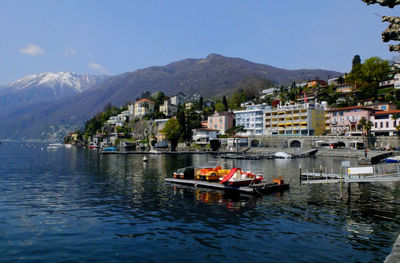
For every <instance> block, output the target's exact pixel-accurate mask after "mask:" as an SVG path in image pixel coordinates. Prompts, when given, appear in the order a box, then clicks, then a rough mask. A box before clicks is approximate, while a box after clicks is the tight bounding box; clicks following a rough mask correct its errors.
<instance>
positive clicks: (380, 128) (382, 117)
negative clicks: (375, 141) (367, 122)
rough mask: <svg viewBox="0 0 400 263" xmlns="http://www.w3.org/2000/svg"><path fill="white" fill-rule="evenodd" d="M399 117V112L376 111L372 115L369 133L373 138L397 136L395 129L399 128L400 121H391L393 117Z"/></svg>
mask: <svg viewBox="0 0 400 263" xmlns="http://www.w3.org/2000/svg"><path fill="white" fill-rule="evenodd" d="M394 114H398V115H400V110H391V111H377V112H375V114H372V116H371V121H372V129H371V132H372V133H374V134H375V136H392V135H397V129H396V127H398V126H400V119H396V120H394V119H393V115H394Z"/></svg>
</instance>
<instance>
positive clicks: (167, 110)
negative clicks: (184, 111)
mask: <svg viewBox="0 0 400 263" xmlns="http://www.w3.org/2000/svg"><path fill="white" fill-rule="evenodd" d="M177 111H178V106H176V105H173V104H172V103H171V100H170V99H166V100H164V104H163V105H160V112H161V113H164V115H165V116H172V115H174V114H176V112H177Z"/></svg>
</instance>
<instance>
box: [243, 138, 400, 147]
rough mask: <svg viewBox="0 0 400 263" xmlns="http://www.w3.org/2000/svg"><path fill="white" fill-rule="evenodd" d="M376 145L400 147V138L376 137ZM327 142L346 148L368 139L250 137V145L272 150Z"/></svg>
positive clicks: (311, 145)
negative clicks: (351, 143)
mask: <svg viewBox="0 0 400 263" xmlns="http://www.w3.org/2000/svg"><path fill="white" fill-rule="evenodd" d="M374 139H375V145H376V147H377V148H383V147H390V148H399V147H400V137H398V136H376V137H374ZM317 141H326V142H343V143H344V144H345V145H346V147H347V145H348V144H349V143H350V142H354V141H359V142H362V141H364V142H366V138H364V140H363V138H362V137H361V136H295V135H294V136H290V135H270V136H249V140H248V144H249V147H250V146H254V144H255V143H258V146H261V147H271V148H303V149H310V148H313V146H314V145H315V142H317Z"/></svg>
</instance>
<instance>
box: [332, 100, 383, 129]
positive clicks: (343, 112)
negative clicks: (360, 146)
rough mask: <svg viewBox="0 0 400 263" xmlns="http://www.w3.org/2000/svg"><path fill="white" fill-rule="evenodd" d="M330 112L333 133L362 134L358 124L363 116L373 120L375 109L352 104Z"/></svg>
mask: <svg viewBox="0 0 400 263" xmlns="http://www.w3.org/2000/svg"><path fill="white" fill-rule="evenodd" d="M329 112H330V126H331V134H334V135H361V133H362V129H359V128H358V127H357V126H358V125H357V124H358V123H359V121H360V120H361V118H365V119H366V120H367V121H370V120H371V115H372V114H373V113H375V110H374V109H371V108H369V107H364V106H351V107H344V108H338V109H332V110H330V111H329Z"/></svg>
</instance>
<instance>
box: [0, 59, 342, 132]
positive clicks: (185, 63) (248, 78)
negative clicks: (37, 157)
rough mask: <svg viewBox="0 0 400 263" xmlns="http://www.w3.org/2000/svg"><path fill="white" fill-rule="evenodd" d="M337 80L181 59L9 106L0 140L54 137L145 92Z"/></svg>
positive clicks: (327, 74) (0, 116) (326, 73)
mask: <svg viewBox="0 0 400 263" xmlns="http://www.w3.org/2000/svg"><path fill="white" fill-rule="evenodd" d="M341 75H342V73H339V72H335V71H330V70H321V69H311V70H310V69H300V70H285V69H281V68H276V67H272V66H269V65H263V64H257V63H253V62H250V61H247V60H244V59H240V58H229V57H224V56H221V55H217V54H211V55H209V56H207V57H206V58H204V59H185V60H181V61H177V62H174V63H171V64H168V65H166V66H156V67H149V68H146V69H140V70H136V71H134V72H127V73H124V74H121V75H117V76H112V77H109V78H108V79H106V80H104V81H102V82H100V83H99V84H98V85H97V86H96V87H95V88H92V89H88V90H85V91H82V92H81V93H79V94H77V95H73V96H68V97H66V98H62V99H58V100H54V101H50V102H46V103H22V104H19V106H18V107H10V108H9V109H8V110H6V111H3V112H2V111H0V138H9V137H10V134H12V137H14V138H25V139H27V138H41V139H46V138H49V137H50V138H56V137H59V136H62V135H64V134H65V132H66V131H68V130H72V129H73V128H76V127H79V126H81V125H82V124H83V121H85V120H86V119H88V118H90V117H91V116H93V115H94V114H96V113H97V112H99V111H101V110H102V109H103V108H104V106H105V105H106V104H107V103H109V102H110V103H112V104H113V105H122V104H124V103H126V102H133V101H135V99H136V98H137V97H138V96H140V94H141V93H142V92H144V91H150V92H155V91H163V92H164V93H165V94H166V95H169V96H171V95H173V94H175V93H177V92H183V93H185V94H189V95H190V94H193V93H196V92H198V93H200V94H201V95H202V96H204V97H212V96H217V95H222V94H229V93H232V92H234V91H235V90H236V89H238V88H240V87H241V86H243V85H245V84H249V83H252V82H253V81H255V80H260V79H268V80H270V81H272V82H274V83H276V84H288V83H290V82H291V81H304V80H310V79H315V78H319V79H324V80H326V79H328V78H333V77H337V76H341ZM24 83H29V81H26V82H24ZM15 90H18V89H15ZM21 90H24V89H21ZM0 92H1V91H0ZM0 97H1V93H0Z"/></svg>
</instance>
